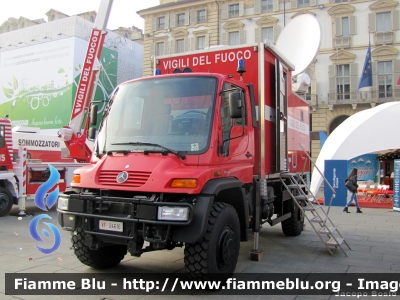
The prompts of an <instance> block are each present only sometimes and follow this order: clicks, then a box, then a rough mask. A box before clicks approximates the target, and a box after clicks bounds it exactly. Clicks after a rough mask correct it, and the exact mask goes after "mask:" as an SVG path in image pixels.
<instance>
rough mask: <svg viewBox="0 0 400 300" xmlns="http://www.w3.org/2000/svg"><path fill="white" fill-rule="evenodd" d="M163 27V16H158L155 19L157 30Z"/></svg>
mask: <svg viewBox="0 0 400 300" xmlns="http://www.w3.org/2000/svg"><path fill="white" fill-rule="evenodd" d="M163 29H165V17H159V18H158V20H157V30H163Z"/></svg>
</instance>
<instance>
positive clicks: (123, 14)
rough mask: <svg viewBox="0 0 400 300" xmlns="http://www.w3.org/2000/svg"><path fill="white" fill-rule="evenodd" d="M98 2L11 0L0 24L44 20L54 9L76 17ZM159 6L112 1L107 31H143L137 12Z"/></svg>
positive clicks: (144, 0)
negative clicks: (21, 19)
mask: <svg viewBox="0 0 400 300" xmlns="http://www.w3.org/2000/svg"><path fill="white" fill-rule="evenodd" d="M100 2H101V1H100V0H12V1H8V2H7V4H6V5H2V7H1V9H0V24H3V23H4V22H5V21H6V20H7V19H8V18H10V17H13V18H16V19H18V18H19V17H21V16H22V17H26V18H28V19H31V20H36V19H41V18H43V19H45V20H46V22H47V16H46V15H45V13H46V12H48V11H49V10H50V9H52V8H53V9H55V10H58V11H60V12H63V13H65V14H67V15H69V16H73V15H77V14H80V13H83V12H86V11H92V10H95V11H96V12H97V11H98V10H99V7H100ZM159 4H160V1H159V0H114V1H113V6H112V9H111V13H110V17H109V19H108V25H107V29H117V28H118V27H131V26H136V27H138V28H140V29H144V20H143V19H142V18H141V17H140V16H139V15H138V14H137V13H136V12H137V11H139V10H142V9H146V8H149V7H153V6H157V5H159Z"/></svg>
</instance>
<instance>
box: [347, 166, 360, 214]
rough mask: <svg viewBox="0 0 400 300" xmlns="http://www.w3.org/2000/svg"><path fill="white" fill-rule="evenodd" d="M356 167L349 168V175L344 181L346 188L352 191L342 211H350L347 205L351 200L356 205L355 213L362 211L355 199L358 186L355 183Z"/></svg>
mask: <svg viewBox="0 0 400 300" xmlns="http://www.w3.org/2000/svg"><path fill="white" fill-rule="evenodd" d="M357 171H358V170H357V169H356V168H353V170H351V172H350V175H349V177H347V178H346V179H345V180H344V182H345V185H346V188H347V190H348V191H349V192H350V193H352V195H351V198H350V200H349V202H347V204H346V206H345V207H344V209H343V211H344V212H347V213H350V212H349V205H350V204H351V202H353V200H354V203H355V204H356V207H357V213H362V211H361V209H360V207H359V206H358V201H357V188H358V184H357Z"/></svg>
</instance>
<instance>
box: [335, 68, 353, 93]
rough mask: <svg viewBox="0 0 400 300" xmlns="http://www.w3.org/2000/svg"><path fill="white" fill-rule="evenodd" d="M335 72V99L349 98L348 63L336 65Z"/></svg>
mask: <svg viewBox="0 0 400 300" xmlns="http://www.w3.org/2000/svg"><path fill="white" fill-rule="evenodd" d="M336 74H337V76H336V92H337V99H338V100H345V99H350V65H337V66H336Z"/></svg>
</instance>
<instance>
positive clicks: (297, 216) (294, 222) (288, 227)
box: [281, 204, 304, 236]
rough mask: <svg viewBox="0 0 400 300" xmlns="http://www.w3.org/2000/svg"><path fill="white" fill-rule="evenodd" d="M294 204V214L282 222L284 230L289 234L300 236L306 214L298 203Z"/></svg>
mask: <svg viewBox="0 0 400 300" xmlns="http://www.w3.org/2000/svg"><path fill="white" fill-rule="evenodd" d="M293 205H294V212H293V213H292V216H291V217H290V218H289V219H286V220H285V221H283V222H282V223H281V224H282V231H283V233H284V234H285V235H287V236H298V235H300V234H301V232H302V231H303V225H304V216H303V214H302V213H301V211H300V209H299V207H298V206H297V205H296V204H293Z"/></svg>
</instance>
